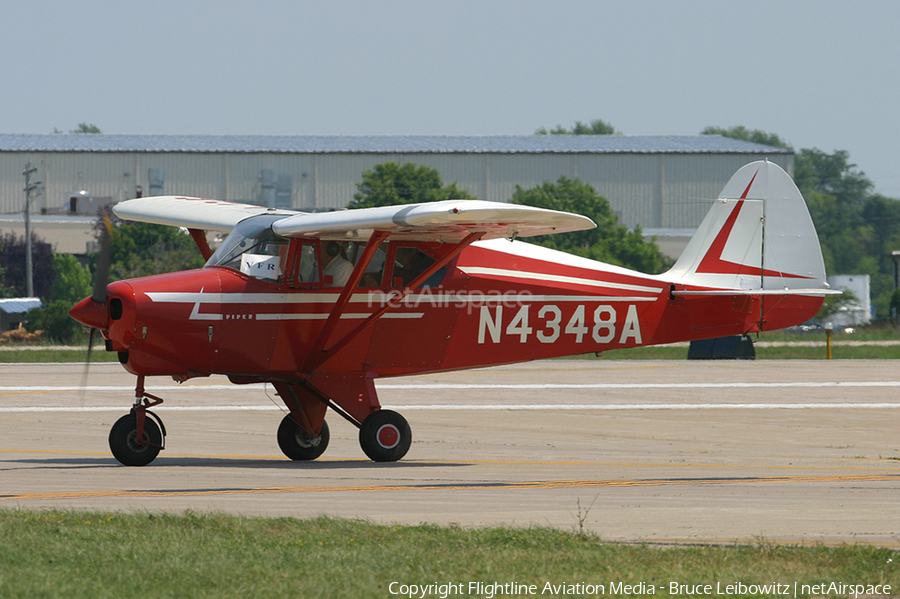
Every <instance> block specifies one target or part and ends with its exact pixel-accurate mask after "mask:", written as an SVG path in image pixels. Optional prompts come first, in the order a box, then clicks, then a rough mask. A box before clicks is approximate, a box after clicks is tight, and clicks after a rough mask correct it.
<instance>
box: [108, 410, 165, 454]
mask: <svg viewBox="0 0 900 599" xmlns="http://www.w3.org/2000/svg"><path fill="white" fill-rule="evenodd" d="M136 441H137V415H136V414H135V413H134V412H132V413H130V414H125V415H124V416H122V417H121V418H119V419H118V420H117V421H116V423H115V424H114V425H113V426H112V429H110V431H109V449H110V451H112V454H113V456H115V458H116V459H117V460H119V461H120V462H121V463H122V464H124V465H126V466H146V465H147V464H149V463H150V462H152V461H153V460H155V459H156V456H157V455H159V450H160V447H159V446H161V445H162V433H161V432H160V430H159V426H157V424H156V421H154V420H153V418H151V417H149V416H148V417H147V418H145V419H144V441H145V443H141V444H140V445H139V444H137V443H136ZM150 443H152V445H150Z"/></svg>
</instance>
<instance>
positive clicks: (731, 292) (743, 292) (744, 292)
mask: <svg viewBox="0 0 900 599" xmlns="http://www.w3.org/2000/svg"><path fill="white" fill-rule="evenodd" d="M842 293H844V292H843V291H840V290H837V289H787V288H785V289H705V290H700V291H693V290H692V291H684V290H677V289H676V290H675V291H673V292H672V295H673V296H676V297H679V296H711V295H727V296H739V295H740V296H759V295H841V294H842Z"/></svg>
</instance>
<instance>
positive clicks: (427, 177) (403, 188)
mask: <svg viewBox="0 0 900 599" xmlns="http://www.w3.org/2000/svg"><path fill="white" fill-rule="evenodd" d="M356 188H357V192H356V193H354V194H353V201H352V202H350V205H349V206H348V208H371V207H373V206H392V205H396V204H416V203H419V202H434V201H437V200H450V199H464V200H474V199H475V196H473V195H471V194H470V193H469V192H468V191H466V190H465V189H459V188H458V187H456V183H451V184H450V185H444V184H443V182H442V181H441V175H440V173H439V172H438V170H437V169H435V168H431V167H429V166H422V165H416V164H413V163H411V162H406V163H404V164H402V165H401V164H397V163H396V162H384V163H381V164H376V165H375V166H373V167H372V168H371V169H368V170H366V171H364V172H363V174H362V181H361V182H360V183H357V184H356Z"/></svg>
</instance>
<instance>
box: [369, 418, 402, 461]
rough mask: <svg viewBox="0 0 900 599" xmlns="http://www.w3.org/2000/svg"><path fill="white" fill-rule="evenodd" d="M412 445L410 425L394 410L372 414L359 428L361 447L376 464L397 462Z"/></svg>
mask: <svg viewBox="0 0 900 599" xmlns="http://www.w3.org/2000/svg"><path fill="white" fill-rule="evenodd" d="M411 443H412V431H411V430H410V428H409V423H408V422H406V418H404V417H403V416H401V415H400V414H398V413H397V412H394V411H393V410H378V411H377V412H372V413H371V414H369V415H368V416H367V417H366V419H365V420H363V423H362V426H361V427H359V445H360V447H362V450H363V451H364V452H365V454H366V455H367V456H369V458H370V459H371V460H373V461H375V462H396V461H397V460H399V459H400V458H402V457H403V456H405V455H406V452H407V451H409V446H410V444H411Z"/></svg>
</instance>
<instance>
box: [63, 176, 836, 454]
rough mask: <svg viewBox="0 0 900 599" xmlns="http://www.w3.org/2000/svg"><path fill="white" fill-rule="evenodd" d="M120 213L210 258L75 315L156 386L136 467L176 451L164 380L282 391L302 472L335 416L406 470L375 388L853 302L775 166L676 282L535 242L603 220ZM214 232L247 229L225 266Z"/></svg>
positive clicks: (735, 191) (744, 181)
mask: <svg viewBox="0 0 900 599" xmlns="http://www.w3.org/2000/svg"><path fill="white" fill-rule="evenodd" d="M113 211H114V212H115V214H116V215H117V216H119V217H121V218H123V219H126V220H136V221H144V222H149V223H158V224H164V225H172V226H177V227H184V228H187V229H188V230H189V231H190V233H191V235H192V236H193V238H194V240H195V241H196V243H197V245H198V247H199V249H200V251H201V252H202V253H203V255H204V257H205V258H206V259H207V262H206V265H205V266H204V267H203V268H201V269H198V270H190V271H185V272H177V273H170V274H162V275H155V276H149V277H142V278H137V279H129V280H125V281H118V282H114V283H112V284H109V285H108V286H106V284H105V281H104V282H103V283H102V284H101V285H99V286H95V292H94V294H93V295H92V296H91V297H88V298H86V299H84V300H83V301H81V302H79V303H78V304H77V305H76V306H75V307H73V308H72V310H71V312H70V314H71V315H72V317H73V318H75V319H76V320H78V321H79V322H82V323H84V324H85V325H87V326H90V327H93V328H96V329H99V330H100V331H101V332H102V334H103V337H104V338H105V339H106V348H107V350H110V351H116V352H118V355H119V361H120V362H121V363H122V365H123V366H124V367H125V369H126V370H127V371H128V372H130V373H132V374H135V375H137V384H136V387H135V401H134V405H133V407H132V409H131V412H130V413H129V414H127V415H125V416H123V417H122V418H121V419H119V420H118V421H117V422H116V423H115V425H114V426H113V427H112V430H111V432H110V435H109V443H110V448H111V450H112V453H113V455H114V456H115V457H116V458H117V459H118V460H119V461H120V462H122V463H123V464H126V465H131V466H142V465H145V464H148V463H150V462H151V461H152V460H153V459H154V458H155V457H156V456H157V454H158V453H159V451H160V450H161V449H162V448H163V444H164V438H165V428H164V427H163V425H162V422H161V421H160V420H159V418H158V417H157V416H156V415H155V414H153V412H151V411H150V410H149V408H151V407H153V406H156V405H158V404H160V403H162V399H160V398H158V397H156V396H154V395H151V394H150V393H148V392H147V391H146V390H145V389H144V381H145V378H146V377H148V376H162V375H165V376H171V377H172V378H173V379H175V380H176V381H184V380H187V379H190V378H192V377H201V376H209V375H211V374H223V375H226V376H228V378H229V379H230V380H231V382H232V383H236V384H246V383H258V382H268V383H271V384H272V385H273V386H274V388H275V389H276V391H277V393H278V395H279V396H280V397H281V399H282V400H283V401H284V403H285V405H286V406H287V409H288V411H289V412H288V414H287V415H286V416H285V417H284V419H283V421H282V422H281V425H280V426H279V428H278V444H279V446H280V447H281V449H282V451H283V452H284V453H285V455H287V456H288V457H289V458H291V459H294V460H312V459H315V458H317V457H319V456H320V455H321V454H322V453H323V452H324V451H325V448H326V447H327V445H328V439H329V434H328V425H327V424H326V423H325V413H326V411H327V408H329V407H330V408H332V409H333V410H334V411H335V412H337V413H338V414H340V415H341V416H343V417H344V418H346V419H347V420H349V421H350V422H352V423H353V424H354V425H356V426H358V427H359V443H360V446H361V447H362V450H363V451H364V452H365V454H366V455H367V456H368V457H369V458H371V459H372V460H375V461H395V460H399V459H400V458H402V457H403V456H404V455H405V454H406V452H407V450H408V449H409V447H410V442H411V439H412V436H411V432H410V427H409V425H408V424H407V422H406V420H405V419H404V418H403V417H402V416H401V415H400V414H397V413H396V412H393V411H391V410H385V409H381V406H380V404H379V401H378V396H377V394H376V391H375V384H374V382H375V379H378V378H381V377H391V376H402V375H411V374H418V373H427V372H437V371H444V370H460V369H465V368H473V367H481V366H489V365H496V364H509V363H514V362H524V361H528V360H535V359H540V358H551V357H554V356H567V355H573V354H582V353H587V352H601V351H604V350H610V349H616V348H627V347H635V346H641V345H654V344H662V343H672V342H675V341H687V340H693V339H704V338H711V337H720V336H724V335H735V334H742V333H744V334H746V333H752V332H757V331H761V330H764V329H765V330H769V329H779V328H783V327H787V326H791V325H795V324H798V323H802V322H804V321H806V320H807V319H809V318H811V317H812V316H813V315H814V314H815V313H816V312H817V311H818V309H819V307H820V306H821V304H822V302H823V298H824V296H825V295H826V294H827V293H834V292H830V291H829V290H828V289H827V284H826V282H825V268H824V265H823V262H822V253H821V250H820V248H819V243H818V239H817V237H816V232H815V229H814V227H813V223H812V220H811V219H810V216H809V212H808V211H807V208H806V204H805V203H804V201H803V198H802V196H801V194H800V192H799V190H798V189H797V187H796V186H795V185H794V183H793V181H792V180H791V179H790V177H789V176H788V175H787V173H785V172H784V171H783V170H782V169H781V168H779V167H778V166H777V165H775V164H772V163H769V162H754V163H752V164H748V165H747V166H744V167H743V168H741V169H740V170H738V171H737V173H735V175H734V176H733V177H732V178H731V180H730V181H729V182H728V183H727V184H726V185H725V188H724V189H723V190H722V193H721V195H720V196H719V198H718V200H716V201H714V203H713V205H712V208H711V209H710V211H709V213H708V214H707V216H706V218H705V219H704V220H703V222H702V224H701V225H700V227H699V229H698V230H697V233H696V235H695V236H694V237H693V239H692V240H691V241H690V243H689V244H688V246H687V248H686V249H685V251H684V253H683V255H682V256H681V258H680V259H679V260H678V261H677V263H676V264H675V266H674V267H673V268H672V269H671V270H669V271H668V272H666V273H665V274H662V275H645V274H641V273H639V272H636V271H633V270H629V269H626V268H621V267H618V266H612V265H609V264H604V263H601V262H596V261H593V260H588V259H586V258H580V257H577V256H573V255H570V254H566V253H562V252H558V251H555V250H550V249H547V248H544V247H540V246H536V245H533V244H528V243H524V242H521V241H516V239H517V238H522V237H530V236H534V235H545V234H549V233H560V232H566V231H574V230H580V229H590V228H593V227H594V226H595V225H594V223H593V222H592V221H591V220H590V219H588V218H585V217H583V216H578V215H575V214H569V213H564V212H555V211H550V210H543V209H538V208H532V207H526V206H517V205H510V204H502V203H493V202H484V201H478V200H447V201H441V202H434V203H426V204H413V205H404V206H390V207H379V208H366V209H360V210H347V211H338V212H329V213H298V212H291V211H284V210H275V209H267V208H263V207H258V206H250V205H244V204H234V203H229V202H220V201H215V200H207V199H199V198H186V197H174V196H164V197H153V198H141V199H136V200H129V201H126V202H122V203H120V204H118V205H117V206H115V208H114V209H113ZM209 230H212V231H222V232H230V235H229V236H228V237H227V238H226V239H225V241H224V242H223V244H222V245H221V247H219V248H218V249H217V250H216V251H215V252H212V251H211V250H210V247H209V246H208V245H207V243H206V236H205V234H204V231H209ZM98 287H99V289H98ZM148 416H150V417H148Z"/></svg>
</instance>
